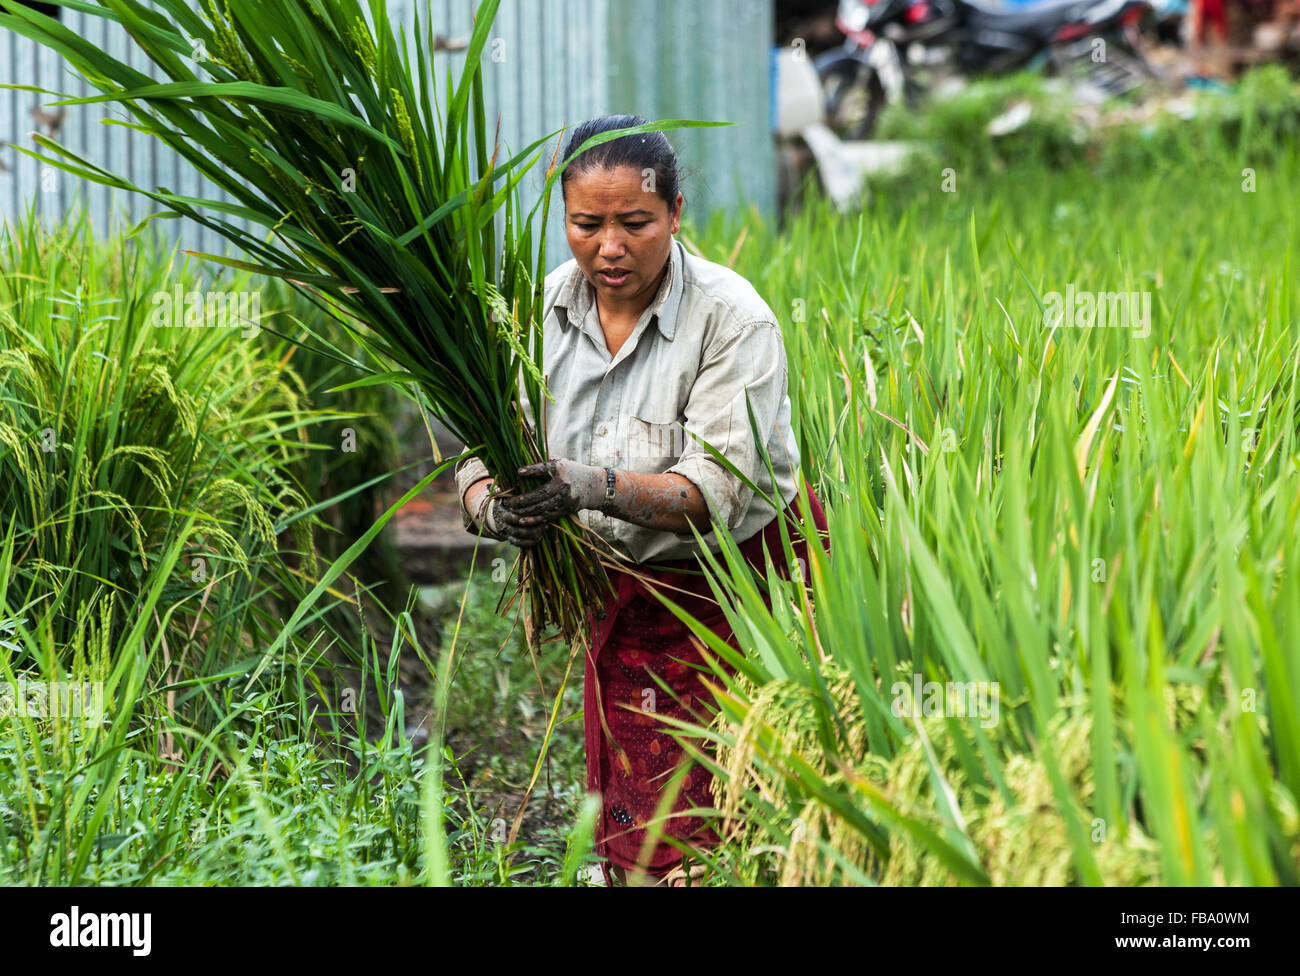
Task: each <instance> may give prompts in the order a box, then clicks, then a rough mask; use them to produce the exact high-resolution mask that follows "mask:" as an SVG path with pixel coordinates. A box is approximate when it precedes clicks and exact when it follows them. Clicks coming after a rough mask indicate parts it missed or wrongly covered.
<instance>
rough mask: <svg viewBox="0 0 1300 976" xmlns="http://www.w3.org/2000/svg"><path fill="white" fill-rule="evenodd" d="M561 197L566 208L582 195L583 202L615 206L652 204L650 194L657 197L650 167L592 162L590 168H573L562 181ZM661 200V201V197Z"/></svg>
mask: <svg viewBox="0 0 1300 976" xmlns="http://www.w3.org/2000/svg"><path fill="white" fill-rule="evenodd" d="M564 197H565V200H566V201H567V202H568V205H569V209H570V210H572V209H574V202H575V200H576V199H577V198H582V199H583V200H584V201H586V203H587V204H591V205H594V204H604V205H606V206H618V205H622V204H629V203H630V204H633V205H634V206H641V207H649V206H653V203H651V202H650V198H653V199H656V200H658V199H660V197H659V195H658V194H657V193H656V192H655V179H654V170H653V169H648V168H647V170H646V171H645V172H644V174H643V173H642V171H641V170H638V169H636V168H634V167H632V166H615V167H605V166H593V167H592V168H591V169H587V170H582V171H580V172H575V173H574V174H573V175H572V176H571V177H570V178H569V179H568V181H566V185H565V187H564ZM661 204H662V201H661Z"/></svg>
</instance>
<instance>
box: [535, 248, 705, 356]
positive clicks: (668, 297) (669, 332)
mask: <svg viewBox="0 0 1300 976" xmlns="http://www.w3.org/2000/svg"><path fill="white" fill-rule="evenodd" d="M684 253H685V251H684V248H683V246H682V243H681V242H680V241H678V240H676V239H674V240H673V243H672V246H671V247H670V248H669V249H668V273H667V274H666V275H664V280H663V281H662V282H660V283H659V291H658V292H657V293H656V294H655V298H654V301H652V302H651V303H650V305H649V307H647V308H646V310H645V311H644V312H642V313H641V314H642V315H646V314H649V315H653V316H654V317H655V322H656V324H657V325H658V326H659V332H660V334H661V335H662V336H663V337H664V338H665V339H667V340H668V341H669V342H671V341H672V338H673V335H674V334H675V333H676V332H677V312H678V310H679V309H680V308H681V304H682V291H683V284H682V277H683V269H682V262H683V255H684ZM595 298H596V290H595V288H593V287H592V286H591V283H590V282H589V281H587V279H586V277H585V276H584V275H583V273H582V269H581V268H580V267H577V266H576V265H575V266H574V269H573V272H572V274H570V275H569V277H568V279H567V280H566V281H565V283H564V284H563V285H561V286H560V291H559V294H558V295H557V296H556V298H555V307H556V308H562V309H564V312H565V314H564V315H562V316H560V323H561V324H562V325H564V326H574V327H581V324H582V320H583V319H584V318H586V316H587V312H588V311H590V310H591V305H592V303H593V302H594V301H595Z"/></svg>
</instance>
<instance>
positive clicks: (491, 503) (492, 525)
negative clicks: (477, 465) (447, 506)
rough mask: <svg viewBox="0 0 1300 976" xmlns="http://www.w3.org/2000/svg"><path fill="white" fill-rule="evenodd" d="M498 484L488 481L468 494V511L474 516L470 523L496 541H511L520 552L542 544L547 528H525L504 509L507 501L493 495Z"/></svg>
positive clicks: (516, 517) (530, 526)
mask: <svg viewBox="0 0 1300 976" xmlns="http://www.w3.org/2000/svg"><path fill="white" fill-rule="evenodd" d="M495 487H496V483H495V482H494V481H492V480H491V479H488V478H485V479H483V480H482V481H480V482H478V483H476V484H475V485H474V486H473V487H472V488H470V489H469V491H468V492H467V493H466V496H465V501H466V509H467V510H468V511H469V512H471V513H479V514H478V515H477V516H476V515H474V514H471V515H470V522H471V523H472V524H474V525H476V526H478V527H479V529H481V530H483V531H486V532H487V534H488V535H489V536H490V537H492V538H495V539H501V540H503V541H505V542H509V543H510V544H511V545H514V546H518V547H519V548H520V549H527V548H529V547H531V546H535V545H537V543H539V542H541V541H542V530H543V529H544V528H545V526H534V525H528V526H526V525H522V524H521V523H520V520H519V517H518V516H517V515H515V514H514V513H513V512H511V511H508V510H507V509H505V508H503V507H502V502H504V501H505V500H506V499H504V498H497V497H495V496H494V495H492V494H491V492H492V491H493V490H494V489H495Z"/></svg>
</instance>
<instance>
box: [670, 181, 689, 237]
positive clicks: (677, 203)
mask: <svg viewBox="0 0 1300 976" xmlns="http://www.w3.org/2000/svg"><path fill="white" fill-rule="evenodd" d="M685 202H686V198H685V197H684V196H682V194H681V191H680V190H679V191H678V193H677V199H676V200H674V201H673V206H672V209H671V211H670V212H669V216H670V217H671V218H672V221H671V226H672V230H671V231H669V233H672V234H676V233H677V230H678V228H680V227H681V226H682V204H683V203H685Z"/></svg>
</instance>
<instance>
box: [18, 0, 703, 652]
mask: <svg viewBox="0 0 1300 976" xmlns="http://www.w3.org/2000/svg"><path fill="white" fill-rule="evenodd" d="M499 3H500V0H484V2H483V3H481V4H480V5H479V7H478V11H477V16H476V19H475V26H474V30H473V33H472V36H471V38H470V41H469V46H468V49H467V56H466V60H465V65H464V69H463V71H462V72H461V75H460V77H459V79H458V80H455V81H453V79H452V78H451V76H450V72H447V77H446V78H445V80H444V81H441V82H440V81H439V80H438V79H437V77H436V74H437V72H436V71H435V70H434V66H433V63H432V59H433V55H434V51H435V48H436V46H435V43H434V36H433V32H432V28H431V18H430V17H429V14H428V10H427V9H426V10H425V12H424V16H423V17H421V13H420V11H419V9H418V7H417V10H416V12H415V30H414V44H413V45H408V43H407V41H408V39H407V37H406V35H405V33H404V32H403V33H401V35H400V38H399V36H397V35H395V33H394V28H393V26H392V24H391V21H390V19H389V13H388V6H387V3H386V2H385V0H365V3H362V2H361V0H330V2H328V3H326V2H323V0H284V2H280V3H274V4H266V3H260V2H254V0H222V2H221V3H220V4H218V3H216V2H214V0H200V4H199V5H198V7H197V9H196V8H195V6H193V5H192V0H158V2H157V3H155V4H154V5H153V6H152V7H146V6H145V5H143V4H141V3H138V2H136V0H91V2H75V3H74V2H72V0H69V2H67V3H65V4H64V5H65V6H69V7H75V8H76V9H78V10H82V11H85V12H86V13H90V14H94V15H97V16H101V17H105V18H108V19H111V20H114V21H116V22H118V23H119V24H120V25H121V26H122V28H124V29H125V31H126V32H127V34H128V35H129V36H130V38H131V39H132V41H133V42H134V44H135V45H136V46H137V47H138V48H139V49H140V50H141V51H142V52H143V53H144V54H145V55H146V56H148V58H149V59H150V60H151V61H152V62H153V64H154V65H155V66H157V68H158V70H159V71H160V72H161V73H162V74H163V75H164V76H165V77H166V78H167V79H168V80H166V81H162V82H159V81H156V80H155V79H154V78H151V77H149V76H148V75H146V74H144V73H142V72H140V71H139V70H137V69H136V68H133V67H131V66H130V65H129V64H127V63H126V62H124V61H121V60H118V59H117V58H115V57H113V56H112V55H110V54H108V53H107V52H105V51H103V50H101V49H99V48H98V47H96V46H95V45H94V44H93V43H91V42H90V41H88V40H86V39H85V38H83V37H81V36H79V35H78V34H76V33H74V32H73V31H72V30H70V29H69V28H68V27H66V26H64V25H63V24H61V23H59V22H58V21H57V20H54V19H52V18H50V17H46V16H44V15H42V14H39V13H36V12H34V11H32V10H30V9H27V8H25V7H23V6H20V5H18V4H15V3H13V2H11V0H0V9H3V10H6V11H8V15H7V16H0V27H4V28H8V29H10V30H14V31H17V32H18V33H20V34H23V35H26V36H27V37H30V38H34V39H36V40H37V41H39V42H40V43H41V44H43V45H46V46H48V47H50V48H52V49H53V50H55V51H57V52H58V53H60V54H61V55H62V56H63V57H64V59H65V60H66V61H67V63H68V64H69V65H70V66H72V67H73V68H75V69H76V70H77V71H78V72H80V73H81V74H82V75H83V76H84V77H85V78H86V79H87V81H88V82H89V83H90V84H91V85H93V86H94V87H95V88H97V89H99V91H101V92H102V94H100V95H95V96H91V97H87V98H69V97H67V96H64V95H59V93H56V92H48V91H46V90H44V89H36V88H30V87H27V90H32V91H40V92H42V93H43V94H51V95H56V96H58V97H60V99H61V100H60V101H58V102H56V103H55V104H59V105H75V104H81V103H85V102H98V101H108V102H115V103H118V104H120V105H122V106H124V107H125V108H126V109H127V110H129V111H130V112H131V113H132V115H133V116H134V117H135V119H136V122H135V123H133V124H132V127H133V128H136V129H139V130H141V131H144V132H147V133H149V134H150V135H152V136H154V137H156V138H158V139H160V140H161V141H162V142H163V143H165V144H166V145H167V146H169V147H170V148H171V149H173V150H174V151H176V152H177V153H178V154H180V155H181V156H182V157H184V158H185V159H186V160H187V161H188V162H189V163H190V164H191V165H193V166H194V167H195V168H196V169H197V170H198V171H199V172H200V173H202V174H203V175H204V176H206V177H207V178H208V180H210V181H211V184H212V185H214V186H216V187H219V188H221V189H223V190H225V191H226V192H227V193H228V194H229V195H230V196H231V197H232V198H233V199H234V200H236V201H238V202H236V203H230V202H228V201H223V200H216V199H201V198H196V197H188V196H183V195H181V194H178V193H175V192H172V191H171V190H169V189H167V188H166V187H156V188H154V189H146V188H143V187H140V186H137V185H135V184H134V183H132V182H131V181H129V180H127V179H124V178H122V177H120V176H116V175H114V174H112V173H110V172H108V171H106V170H104V169H103V168H101V167H99V166H98V165H96V164H95V163H93V162H91V161H89V160H86V159H84V158H81V157H80V156H78V155H76V154H75V153H73V152H71V151H69V150H68V149H66V148H65V147H63V146H60V145H59V144H57V143H56V142H54V141H52V140H50V139H47V138H45V137H43V136H38V137H36V141H37V142H38V144H39V145H40V146H41V147H43V148H44V149H46V150H49V151H50V152H51V153H53V154H54V155H53V156H45V155H43V154H38V153H36V152H30V151H29V155H33V156H35V157H36V158H40V159H42V160H44V161H46V162H49V163H52V164H53V165H57V166H59V167H60V168H62V169H64V170H66V171H68V172H70V173H73V174H74V175H76V176H79V177H82V178H85V179H88V180H92V181H94V182H97V183H101V184H105V185H107V186H110V187H114V188H116V189H120V190H127V191H132V192H137V193H143V194H145V195H146V196H148V197H150V198H151V199H153V200H155V201H157V202H158V203H159V204H161V205H163V206H164V207H165V208H166V210H165V213H166V214H168V215H180V216H184V217H187V218H189V219H190V220H193V221H195V222H197V223H199V224H202V225H204V226H206V227H209V228H211V229H213V230H215V231H217V232H218V233H220V234H222V235H223V236H224V237H225V238H227V239H228V240H229V241H231V242H233V243H234V244H236V245H237V246H238V247H239V248H241V249H242V250H243V251H244V252H245V254H246V255H247V258H248V259H247V260H242V259H236V258H228V257H221V256H217V255H210V254H209V255H202V256H203V257H205V258H209V259H211V260H214V261H218V262H221V263H224V264H228V265H233V266H235V267H239V268H243V269H247V270H252V271H255V272H258V273H260V274H265V275H270V276H273V277H278V278H283V279H286V280H288V281H290V282H291V283H292V284H293V285H294V286H295V287H297V288H300V289H302V290H304V291H305V292H307V293H309V294H310V295H311V296H312V297H313V299H314V300H316V301H318V302H319V304H320V307H321V308H322V309H326V310H329V311H330V312H331V313H332V314H333V315H334V316H335V317H337V318H338V320H339V321H340V322H341V323H342V325H341V327H342V328H344V329H346V330H347V332H348V333H349V334H350V337H351V338H352V339H353V340H354V341H356V342H358V343H359V344H360V345H361V346H362V347H363V348H364V349H365V350H366V352H367V354H368V355H369V356H370V357H371V361H372V363H373V364H380V365H378V366H374V367H372V368H370V369H369V370H368V372H369V375H367V376H365V377H364V378H362V379H360V380H358V381H357V382H358V383H381V382H382V383H394V384H399V385H403V386H408V387H412V388H413V389H414V390H416V391H417V395H418V396H419V397H420V398H421V399H422V400H423V401H424V404H425V405H426V406H427V407H428V409H429V410H430V412H431V413H433V414H434V416H436V417H437V418H438V419H440V420H441V421H442V422H443V423H444V424H445V425H446V427H447V428H448V429H449V430H450V431H451V432H452V433H453V434H454V435H456V436H457V437H458V438H459V439H460V440H461V441H462V442H463V443H464V444H466V445H467V449H468V451H469V452H471V453H473V454H475V455H477V456H478V457H480V458H481V459H482V460H483V461H484V463H485V464H486V465H487V466H488V468H489V469H490V470H491V471H492V472H494V474H496V475H497V476H498V481H499V483H500V485H501V487H502V488H504V489H505V490H506V491H507V492H511V491H516V490H519V489H521V488H523V487H524V486H522V485H520V484H519V483H518V477H517V474H516V472H517V470H518V468H519V467H521V466H522V465H525V464H529V463H532V462H535V461H538V460H543V459H545V457H546V456H547V455H546V449H545V425H544V424H543V423H539V422H537V418H536V416H535V417H534V418H532V419H533V422H532V424H531V425H530V424H529V423H528V422H526V418H525V417H524V416H523V415H522V414H523V411H522V409H521V399H520V395H519V390H520V386H521V385H522V386H523V387H524V388H525V390H526V393H527V396H528V400H529V403H530V404H531V405H532V409H533V412H534V413H535V414H536V413H538V412H539V411H540V410H541V409H543V408H544V401H545V399H547V398H548V397H549V393H547V392H545V391H544V385H545V384H544V381H543V377H542V372H541V349H542V343H541V342H540V341H536V333H537V332H538V328H539V323H538V322H537V320H536V314H535V313H537V312H539V311H540V305H541V301H542V278H543V274H542V271H543V270H544V268H545V251H544V248H545V239H546V215H547V207H548V201H549V196H550V191H551V188H552V186H553V184H554V181H555V180H556V179H557V178H558V176H559V174H560V173H561V172H562V170H563V168H564V165H563V164H564V163H567V162H568V160H565V161H563V162H562V161H560V160H559V159H558V142H557V144H556V148H557V152H555V153H554V154H552V156H551V161H550V165H549V167H548V170H547V179H546V183H545V190H544V192H543V194H542V198H541V200H540V201H539V202H538V203H537V205H535V206H534V207H533V208H532V209H531V211H529V212H527V213H524V208H523V206H522V205H521V203H520V197H519V193H518V187H519V181H520V179H521V178H522V177H523V175H524V174H525V173H526V172H527V171H528V170H529V169H530V168H531V167H532V166H533V165H534V164H535V163H536V162H537V161H538V160H539V158H541V156H542V155H543V154H544V153H545V151H546V149H545V145H546V143H547V141H548V140H549V138H550V137H549V136H547V137H543V138H542V139H539V140H537V141H536V142H534V143H532V144H531V145H529V146H528V147H526V148H525V149H524V150H523V151H522V152H519V153H518V154H516V155H515V156H513V157H512V158H510V159H508V160H505V161H499V157H500V155H501V153H500V145H499V144H497V145H495V146H493V147H492V148H491V150H490V151H489V140H488V131H489V126H488V122H487V119H486V117H485V112H484V88H483V73H482V68H481V63H480V60H481V55H482V52H483V49H484V46H485V44H486V42H487V40H488V36H489V32H490V29H491V26H492V22H493V20H494V18H495V15H496V12H497V7H498V6H499ZM412 48H414V50H412ZM119 124H120V123H119ZM696 124H710V123H691V122H682V121H673V122H661V123H650V124H648V125H645V126H636V127H631V128H627V129H622V130H618V131H617V132H611V133H603V134H602V135H600V136H595V137H593V138H592V139H590V140H588V141H587V143H585V144H584V145H583V146H582V147H580V149H579V150H578V152H581V151H583V150H585V149H587V148H590V147H591V146H593V145H596V144H598V143H600V142H604V141H607V140H608V139H611V138H615V137H617V136H619V135H627V134H632V133H635V132H646V131H658V130H659V129H665V128H673V127H677V126H682V125H696ZM574 155H577V153H575V154H574ZM570 158H572V157H570ZM539 208H540V209H541V211H542V213H541V218H540V232H539V233H536V234H535V233H534V219H535V217H536V215H537V211H538V209H539ZM503 211H504V235H503V238H502V240H500V241H498V239H497V236H496V226H495V223H496V221H495V218H496V217H497V215H498V214H501V213H502V212H503ZM235 221H242V222H244V223H246V224H247V225H248V226H249V227H253V228H256V229H257V230H259V231H263V232H269V233H266V235H265V237H260V236H258V233H255V232H253V231H250V230H246V229H244V227H243V226H241V225H240V224H239V223H236V222H235ZM534 240H536V241H537V242H538V243H536V245H534ZM352 365H354V366H356V367H357V368H363V369H364V368H365V367H362V365H361V364H359V363H356V362H355V361H354V360H353V361H352ZM521 374H522V375H521ZM530 426H531V428H532V430H536V431H539V432H540V435H539V437H538V438H535V437H534V436H533V434H532V430H530ZM445 466H446V465H443V466H442V467H439V468H438V469H436V470H435V471H434V472H433V473H432V474H430V475H429V477H428V478H426V479H425V481H426V482H427V481H428V480H430V479H431V478H432V477H433V476H434V475H436V474H437V473H438V472H439V471H441V470H442V469H443V467H445ZM424 483H425V482H422V483H421V485H420V486H418V487H422V486H423V484H424ZM418 487H417V489H413V490H412V494H413V493H414V491H416V490H418ZM392 511H393V510H392V509H390V513H389V514H391V512H392ZM386 518H387V516H385V519H386ZM382 521H383V520H381V523H382ZM560 529H561V531H559V532H555V533H549V534H548V538H547V539H546V540H545V541H544V542H543V543H542V544H540V545H538V546H536V547H534V548H533V549H531V550H530V551H528V552H526V553H525V554H524V555H523V556H522V557H521V558H522V565H521V567H520V574H519V577H518V579H519V582H520V590H519V591H517V594H516V595H518V592H522V591H526V592H527V594H528V597H529V600H528V604H529V608H530V610H531V614H530V619H529V620H526V623H530V624H531V628H530V629H531V630H532V631H533V632H536V631H540V630H542V629H544V628H546V627H547V626H549V625H556V626H558V627H559V628H560V630H561V632H562V634H563V635H564V636H565V637H568V638H573V637H576V636H577V635H578V634H580V633H581V629H582V623H583V620H584V619H585V616H586V607H588V606H589V605H590V602H591V601H593V600H597V599H600V598H602V597H603V595H604V593H605V592H606V590H607V587H608V582H607V580H606V577H605V572H604V569H603V567H602V565H601V561H602V559H606V558H608V554H606V555H602V554H600V552H599V545H600V540H599V539H598V537H596V536H594V534H592V533H590V532H589V531H588V530H586V529H585V527H584V526H582V525H581V523H579V522H578V521H577V519H575V518H570V519H567V520H565V522H564V523H562V524H561V526H560ZM350 552H351V550H350ZM344 558H345V559H346V558H347V554H345V557H344ZM345 568H346V562H340V561H336V562H335V564H334V566H332V567H331V569H330V570H329V571H328V572H327V573H326V574H325V577H324V578H323V579H322V580H321V582H320V585H319V586H318V587H317V589H316V590H315V591H314V592H313V594H312V596H309V597H308V601H307V603H310V601H311V599H312V598H313V597H314V596H318V595H319V594H320V593H321V592H323V591H324V588H325V587H326V586H328V584H329V582H330V581H331V580H332V579H334V578H336V577H337V576H338V575H339V574H340V573H341V572H342V571H343V569H345ZM512 602H513V601H512ZM300 612H304V613H305V612H306V604H304V606H302V607H300Z"/></svg>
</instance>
